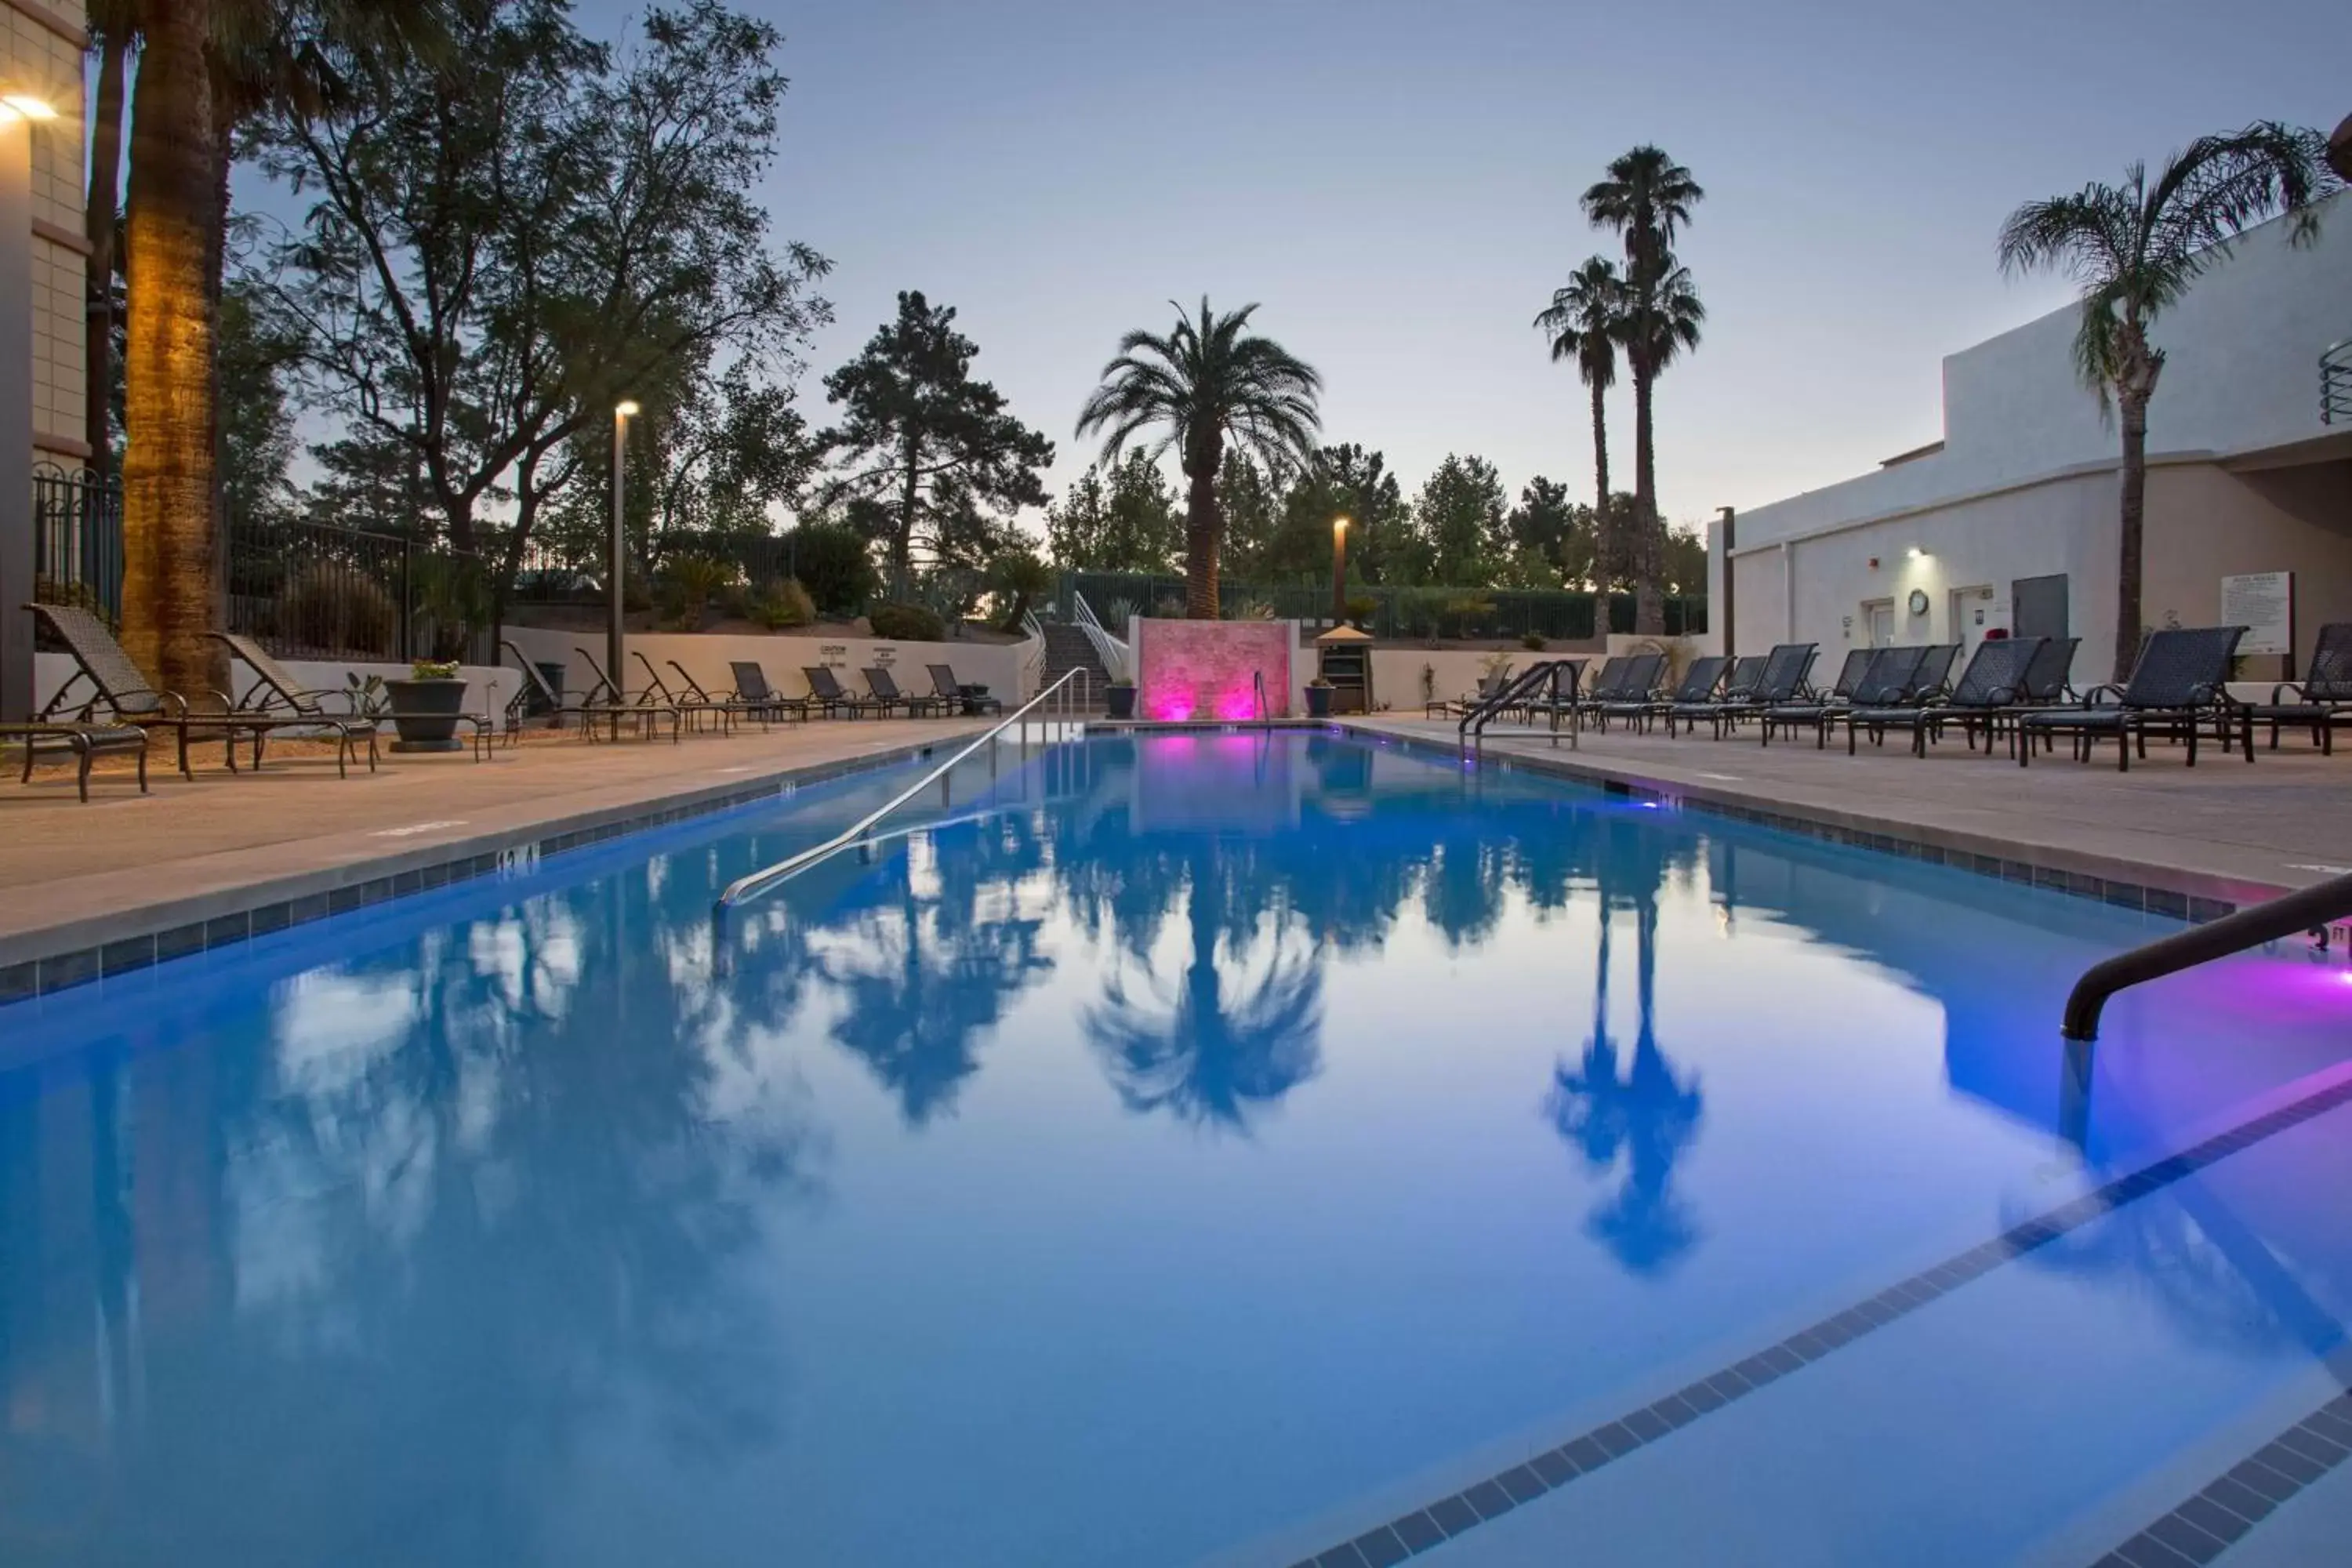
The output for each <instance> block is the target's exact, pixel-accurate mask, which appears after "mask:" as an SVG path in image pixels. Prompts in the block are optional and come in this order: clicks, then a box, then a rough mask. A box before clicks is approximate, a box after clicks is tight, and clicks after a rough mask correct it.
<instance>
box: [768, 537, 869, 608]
mask: <svg viewBox="0 0 2352 1568" xmlns="http://www.w3.org/2000/svg"><path fill="white" fill-rule="evenodd" d="M788 538H789V541H790V544H791V560H792V563H793V576H794V577H797V578H798V579H800V584H801V586H802V587H803V588H806V589H807V590H808V592H809V597H810V598H811V599H814V601H815V602H816V607H817V610H818V612H819V613H820V614H823V615H828V616H854V615H856V614H857V612H858V611H860V610H862V609H864V608H865V607H866V601H867V600H868V599H871V598H872V597H873V596H874V591H875V588H876V587H877V581H876V575H875V571H874V552H873V549H872V547H871V546H870V545H868V544H867V543H866V536H865V535H864V534H863V533H860V532H859V531H857V530H856V529H854V528H847V527H844V526H843V525H842V524H840V523H828V522H804V523H803V524H801V525H800V527H798V528H796V529H794V530H793V531H792V533H791V534H790V535H789V536H788Z"/></svg>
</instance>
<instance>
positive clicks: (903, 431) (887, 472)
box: [824, 291, 1054, 576]
mask: <svg viewBox="0 0 2352 1568" xmlns="http://www.w3.org/2000/svg"><path fill="white" fill-rule="evenodd" d="M955 315H956V313H955V310H954V307H952V306H947V305H938V306H935V305H933V304H931V303H930V301H929V300H926V299H924V298H923V296H922V294H921V293H920V292H919V291H904V292H901V293H900V294H899V296H898V319H897V320H896V321H892V322H890V323H889V324H887V325H886V326H885V327H883V328H882V329H881V330H880V331H877V332H876V333H875V334H874V336H873V338H872V339H871V340H869V341H868V342H867V343H866V348H865V351H864V352H863V353H860V354H859V355H858V356H857V357H856V359H854V360H852V361H850V362H849V363H847V364H845V365H843V366H842V367H841V368H840V369H839V370H837V371H835V372H834V373H833V374H831V375H829V376H827V377H825V378H824V390H825V396H826V398H827V399H828V400H829V401H831V402H833V403H837V404H840V405H843V408H844V414H843V419H842V423H841V425H840V426H838V427H837V428H835V429H834V430H831V431H828V432H826V434H825V437H824V440H825V446H826V447H827V449H828V451H829V452H831V453H832V454H834V455H835V456H836V457H837V458H841V459H842V460H843V461H844V462H845V465H846V466H845V468H844V470H843V471H842V472H841V473H839V474H837V475H836V476H835V478H834V479H833V480H832V481H831V483H830V485H829V487H828V489H829V493H831V494H834V495H836V496H841V497H845V498H865V499H867V500H877V501H880V502H882V503H884V505H885V506H886V507H887V513H884V514H877V515H887V518H888V520H889V522H888V531H887V533H885V534H883V535H882V536H881V538H882V540H883V542H885V543H886V544H887V547H888V552H889V558H890V564H891V565H892V566H893V567H894V568H895V569H896V570H897V571H898V574H900V575H901V576H903V575H905V574H907V573H908V572H909V571H911V570H912V568H913V565H914V552H915V548H916V546H917V545H918V544H920V545H922V546H923V547H924V548H925V549H926V550H927V551H928V552H929V553H930V554H931V555H932V556H933V558H934V559H937V560H940V561H942V562H957V563H967V562H969V561H971V559H973V558H974V556H976V555H978V554H981V553H984V552H985V549H986V547H987V546H988V545H989V544H990V543H991V542H992V532H991V529H992V523H993V521H994V520H993V519H992V517H991V515H990V514H991V511H992V509H1001V510H1014V509H1018V508H1020V507H1024V506H1043V505H1045V485H1044V483H1043V481H1042V480H1041V479H1039V477H1038V476H1039V474H1040V472H1041V471H1042V470H1043V469H1044V468H1045V466H1046V465H1047V464H1049V463H1051V462H1052V461H1053V460H1054V444H1053V442H1051V441H1049V440H1047V439H1046V438H1045V434H1044V433H1043V432H1041V431H1036V430H1032V429H1030V428H1029V427H1028V426H1025V425H1024V424H1022V423H1021V421H1020V420H1019V419H1018V418H1016V417H1014V416H1013V414H1012V413H1011V412H1010V411H1008V410H1007V409H1006V407H1005V403H1004V396H1003V394H1002V393H1000V392H998V391H997V390H996V388H995V387H994V386H993V385H992V384H989V383H987V382H984V381H974V380H973V379H972V378H971V362H972V359H973V356H975V355H976V354H978V353H979V352H980V350H979V347H978V346H977V345H976V344H974V343H973V342H972V341H971V339H970V338H967V337H965V336H964V335H963V334H962V333H961V332H959V331H956V330H955Z"/></svg>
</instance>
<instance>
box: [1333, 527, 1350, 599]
mask: <svg viewBox="0 0 2352 1568" xmlns="http://www.w3.org/2000/svg"><path fill="white" fill-rule="evenodd" d="M1347 619H1348V520H1347V519H1346V518H1344V517H1335V518H1333V519H1332V520H1331V624H1332V626H1344V625H1346V624H1347Z"/></svg>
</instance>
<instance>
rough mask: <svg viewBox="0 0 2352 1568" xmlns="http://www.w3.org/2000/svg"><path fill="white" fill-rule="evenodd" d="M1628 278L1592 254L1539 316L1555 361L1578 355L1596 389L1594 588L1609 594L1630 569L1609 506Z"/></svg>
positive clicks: (1539, 325)
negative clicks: (1614, 394) (1612, 394)
mask: <svg viewBox="0 0 2352 1568" xmlns="http://www.w3.org/2000/svg"><path fill="white" fill-rule="evenodd" d="M1625 310H1626V298H1625V280H1624V279H1622V278H1621V277H1619V276H1618V273H1617V265H1616V263H1614V262H1612V261H1611V260H1610V259H1609V258H1607V257H1605V256H1595V257H1591V258H1588V259H1587V260H1586V261H1585V263H1584V265H1583V266H1581V267H1580V268H1577V269H1576V270H1575V271H1574V272H1571V273H1570V274H1569V279H1568V281H1567V282H1566V283H1564V284H1562V285H1561V286H1560V287H1559V288H1558V289H1554V290H1552V296H1551V304H1550V306H1549V308H1548V309H1546V310H1544V311H1543V312H1542V313H1541V314H1540V315H1538V316H1537V317H1536V321H1535V324H1536V327H1537V330H1538V331H1541V332H1543V333H1544V334H1545V335H1546V336H1547V337H1549V339H1550V340H1551V357H1552V359H1553V361H1554V363H1558V362H1559V361H1561V360H1574V361H1575V362H1576V370H1577V374H1579V375H1580V376H1582V377H1583V378H1584V384H1585V386H1586V387H1587V389H1589V390H1590V391H1591V394H1592V491H1593V493H1592V526H1593V530H1594V531H1595V533H1596V534H1597V535H1598V538H1597V540H1596V542H1597V543H1598V544H1599V546H1600V548H1599V549H1598V550H1597V551H1596V552H1594V556H1595V561H1594V570H1593V576H1594V577H1595V578H1596V579H1597V581H1595V582H1594V584H1593V587H1594V588H1595V589H1596V590H1598V591H1599V593H1600V594H1601V595H1602V596H1603V598H1604V599H1605V598H1606V596H1607V595H1608V593H1609V587H1610V584H1611V583H1612V581H1613V580H1614V579H1615V578H1616V577H1617V576H1618V575H1619V574H1622V572H1623V570H1624V542H1623V541H1622V539H1621V538H1619V536H1618V533H1619V531H1618V527H1617V522H1616V521H1615V520H1614V519H1612V517H1611V515H1610V507H1609V418H1608V413H1609V411H1608V394H1609V389H1610V388H1611V387H1612V386H1614V385H1616V384H1617V345H1618V342H1619V341H1620V340H1621V339H1622V337H1623V336H1624V332H1625Z"/></svg>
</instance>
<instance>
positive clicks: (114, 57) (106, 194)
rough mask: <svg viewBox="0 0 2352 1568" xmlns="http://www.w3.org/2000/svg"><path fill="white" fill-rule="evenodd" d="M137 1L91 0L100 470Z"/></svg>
mask: <svg viewBox="0 0 2352 1568" xmlns="http://www.w3.org/2000/svg"><path fill="white" fill-rule="evenodd" d="M138 10H139V7H138V0H92V4H91V5H89V35H90V47H92V48H93V49H94V50H96V51H97V54H98V88H97V91H96V93H95V94H94V95H93V96H92V99H91V121H90V134H89V199H88V200H87V201H86V202H84V203H83V205H82V232H83V237H85V238H87V239H88V240H89V263H88V268H89V270H88V278H89V283H88V285H87V293H86V295H85V300H86V304H85V306H84V321H83V327H82V365H83V369H84V379H83V403H82V426H83V428H82V439H83V440H84V441H86V442H87V443H89V463H90V467H91V468H96V469H98V470H99V471H100V472H101V473H102V472H104V471H105V470H106V469H107V468H110V467H111V466H112V463H113V436H112V432H111V430H110V427H109V426H110V421H111V418H112V414H113V403H114V371H113V360H114V271H115V268H114V240H115V232H114V231H115V228H116V226H118V225H119V224H120V223H121V220H122V102H123V94H124V92H125V91H126V90H127V88H126V84H127V79H128V77H129V74H130V60H131V44H132V42H133V40H134V39H135V38H136V37H137V35H138V31H139V18H138Z"/></svg>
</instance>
